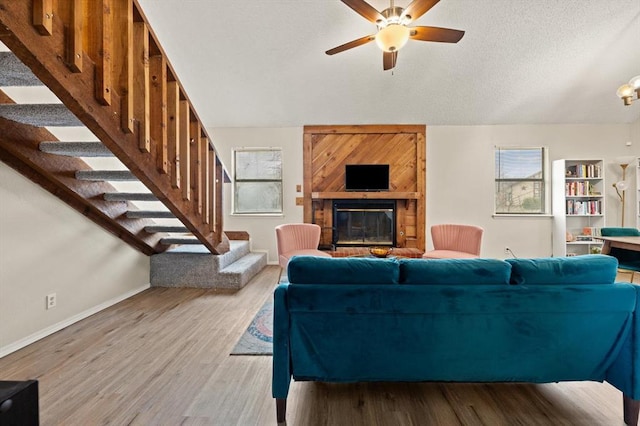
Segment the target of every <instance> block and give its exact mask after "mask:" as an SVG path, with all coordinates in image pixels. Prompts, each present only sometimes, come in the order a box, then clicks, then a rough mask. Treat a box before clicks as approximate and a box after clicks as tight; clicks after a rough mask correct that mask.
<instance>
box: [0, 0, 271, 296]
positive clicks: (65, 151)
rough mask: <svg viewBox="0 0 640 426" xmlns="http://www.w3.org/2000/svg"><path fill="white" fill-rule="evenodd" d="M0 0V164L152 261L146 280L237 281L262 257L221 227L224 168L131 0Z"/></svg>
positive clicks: (234, 283)
mask: <svg viewBox="0 0 640 426" xmlns="http://www.w3.org/2000/svg"><path fill="white" fill-rule="evenodd" d="M0 3H2V5H1V6H0V27H2V28H3V29H2V31H0V41H2V42H3V43H4V44H5V45H6V46H7V47H8V48H9V49H11V51H8V50H7V49H6V48H5V46H3V45H2V43H0V160H2V161H3V162H5V163H7V164H8V165H9V166H11V167H13V168H14V169H16V170H17V171H18V172H20V173H22V174H23V175H25V176H26V177H28V178H29V179H31V180H32V181H34V182H35V183H36V184H38V185H40V186H42V187H43V188H45V189H47V190H48V191H49V192H51V193H52V194H53V195H55V196H57V197H58V198H60V199H61V200H63V201H65V202H66V203H67V204H69V205H70V206H71V207H73V208H75V209H76V210H78V211H79V212H80V213H82V214H84V215H85V216H86V217H88V218H89V219H91V220H93V221H94V222H95V223H97V224H98V225H99V226H101V227H103V228H104V229H106V230H108V231H109V232H111V233H113V234H114V235H116V236H117V237H118V238H120V239H122V240H123V241H124V242H126V243H127V244H129V245H131V246H132V247H134V248H136V249H137V250H139V251H141V252H143V253H145V254H147V255H150V256H152V274H151V275H152V277H153V278H152V284H153V285H161V286H168V285H171V286H183V285H189V286H197V287H214V286H221V287H224V288H241V287H242V286H244V285H245V284H246V283H247V282H248V281H249V280H250V278H251V277H252V276H253V275H254V274H255V273H257V272H258V271H259V270H260V269H261V268H262V267H263V266H264V265H265V264H266V259H265V256H264V255H261V254H254V253H250V252H249V241H248V239H249V236H248V235H247V234H246V233H242V232H226V233H225V232H223V231H222V229H223V223H222V219H223V215H222V185H223V183H225V182H228V181H229V179H228V176H227V173H226V170H225V169H224V166H223V164H222V162H221V161H220V159H219V157H218V155H217V153H216V151H215V147H214V146H213V143H212V141H211V140H210V138H209V137H208V135H207V133H206V130H205V128H204V126H203V125H202V123H201V122H200V120H199V118H198V116H197V114H196V112H195V110H194V109H193V107H192V105H191V103H190V101H189V99H188V98H187V96H186V93H185V91H184V89H183V88H182V87H181V85H180V82H179V81H178V79H177V77H176V76H175V75H174V73H173V69H172V68H171V65H170V64H169V62H168V61H167V59H166V57H165V55H164V52H163V51H162V49H161V47H160V46H159V44H158V43H157V41H156V39H155V35H154V34H153V33H152V32H151V30H150V28H149V26H148V24H147V23H146V18H145V17H144V15H143V14H142V12H141V10H140V9H139V6H138V5H137V2H135V0H108V3H110V5H111V7H110V8H108V9H107V8H105V9H102V8H101V6H100V5H101V4H102V3H103V0H99V1H96V2H84V1H80V0H58V2H57V3H54V2H51V1H48V0H25V1H11V2H0ZM105 4H106V3H105ZM93 7H97V9H95V10H93V9H92V8H93ZM87 8H88V9H91V10H86V9H87ZM74 34H75V36H74ZM76 36H77V37H76ZM96 37H97V38H96ZM96 43H97V44H99V46H96ZM63 58H64V59H63ZM43 82H46V83H47V84H46V87H48V88H49V89H50V90H51V91H52V92H53V93H51V92H49V91H48V90H47V89H45V88H44V87H45V84H44V83H43ZM23 87H29V88H38V87H40V88H43V93H45V92H48V93H49V95H47V96H46V97H45V98H46V101H43V102H41V103H37V102H36V103H33V102H29V103H21V102H20V101H19V100H18V101H17V102H16V101H15V100H14V99H13V98H12V97H11V96H10V95H9V94H8V93H15V90H14V89H15V88H23ZM37 90H40V89H37ZM52 98H53V99H54V101H52V100H51V99H52ZM68 128H73V129H77V128H83V129H84V131H85V132H86V133H87V134H89V135H90V136H92V137H93V138H95V140H91V141H85V140H73V139H67V138H65V139H63V140H60V139H62V138H58V137H56V136H55V135H60V134H65V131H64V130H65V129H68ZM227 234H228V235H229V236H231V237H232V238H238V239H239V241H231V242H230V241H229V238H228V235H227ZM193 259H197V260H195V261H194V260H193ZM205 259H206V260H205ZM163 262H168V263H166V264H163ZM174 262H175V263H174ZM194 265H195V266H194ZM194 267H195V270H191V268H194ZM180 271H182V273H184V275H180ZM200 272H202V273H200ZM205 272H206V273H207V274H208V276H206V277H205V275H204V273H205ZM164 275H166V277H165V276H164ZM170 280H174V281H173V284H169V281H170ZM214 282H215V283H216V284H214Z"/></svg>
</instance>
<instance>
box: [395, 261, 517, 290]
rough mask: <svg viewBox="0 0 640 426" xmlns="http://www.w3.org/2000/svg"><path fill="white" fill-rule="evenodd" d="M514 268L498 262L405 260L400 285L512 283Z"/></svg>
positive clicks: (401, 264)
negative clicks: (510, 281)
mask: <svg viewBox="0 0 640 426" xmlns="http://www.w3.org/2000/svg"><path fill="white" fill-rule="evenodd" d="M510 275H511V265H509V264H508V263H507V262H505V261H503V260H497V259H402V260H401V261H400V283H401V284H418V285H420V284H422V285H453V284H469V285H475V284H490V285H492V284H501V285H506V284H509V276H510Z"/></svg>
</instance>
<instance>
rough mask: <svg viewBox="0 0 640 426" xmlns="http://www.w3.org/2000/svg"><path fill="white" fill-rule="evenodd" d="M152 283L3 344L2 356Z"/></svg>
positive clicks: (136, 292) (105, 307) (113, 303)
mask: <svg viewBox="0 0 640 426" xmlns="http://www.w3.org/2000/svg"><path fill="white" fill-rule="evenodd" d="M150 287H151V285H150V284H147V285H146V286H142V287H138V288H135V289H133V290H130V291H128V292H126V293H124V294H121V295H119V296H116V297H114V298H113V299H109V300H107V301H106V302H104V303H101V304H99V305H97V306H94V307H92V308H89V309H87V310H86V311H83V312H80V313H79V314H76V315H74V316H72V317H70V318H67V319H66V320H63V321H60V322H59V323H57V324H53V325H51V326H49V327H47V328H45V329H43V330H40V331H37V332H35V333H33V334H31V335H29V336H27V337H25V338H23V339H20V340H18V341H17V342H14V343H10V344H8V345H6V346H2V347H0V358H2V357H5V356H7V355H9V354H10V353H13V352H15V351H17V350H19V349H22V348H24V347H25V346H29V345H30V344H32V343H34V342H37V341H38V340H40V339H42V338H44V337H47V336H49V335H51V334H53V333H55V332H57V331H60V330H62V329H63V328H65V327H69V326H70V325H71V324H75V323H76V322H78V321H80V320H83V319H85V318H87V317H90V316H91V315H93V314H95V313H98V312H100V311H102V310H103V309H107V308H108V307H110V306H113V305H115V304H116V303H118V302H122V301H123V300H125V299H128V298H130V297H131V296H134V295H136V294H138V293H140V292H142V291H144V290H146V289H148V288H150Z"/></svg>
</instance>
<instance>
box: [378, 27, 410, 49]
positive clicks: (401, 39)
mask: <svg viewBox="0 0 640 426" xmlns="http://www.w3.org/2000/svg"><path fill="white" fill-rule="evenodd" d="M409 35H410V30H409V28H407V27H406V26H404V25H401V24H389V25H387V26H386V27H384V28H382V29H380V31H378V33H377V34H376V43H377V44H378V47H379V48H380V49H382V50H383V51H384V52H397V51H398V50H400V49H402V47H404V45H405V44H407V41H409Z"/></svg>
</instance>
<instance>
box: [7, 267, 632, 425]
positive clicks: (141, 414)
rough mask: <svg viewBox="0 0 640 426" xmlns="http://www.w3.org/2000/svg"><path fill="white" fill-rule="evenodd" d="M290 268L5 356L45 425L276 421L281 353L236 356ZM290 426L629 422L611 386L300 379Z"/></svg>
mask: <svg viewBox="0 0 640 426" xmlns="http://www.w3.org/2000/svg"><path fill="white" fill-rule="evenodd" d="M278 273H279V268H277V267H275V266H269V267H267V268H265V269H264V270H263V271H262V272H261V273H260V274H259V275H258V276H256V278H254V280H252V281H251V282H250V283H249V284H248V285H247V286H246V287H245V288H243V289H242V290H240V291H238V292H237V293H228V292H220V291H212V290H201V289H180V288H153V289H150V290H147V291H145V292H143V293H140V294H138V295H136V296H134V297H132V298H130V299H128V300H125V301H123V302H121V303H119V304H117V305H115V306H113V307H111V308H109V309H106V310H104V311H102V312H100V313H98V314H96V315H93V316H91V317H90V318H87V319H85V320H83V321H81V322H79V323H77V324H74V325H72V326H70V327H67V328H66V329H64V330H61V331H59V332H58V333H55V334H54V335H51V336H49V337H47V338H45V339H42V340H40V341H38V342H36V343H34V344H32V345H30V346H28V347H26V348H24V349H22V350H20V351H17V352H15V353H13V354H10V355H8V356H6V357H4V358H2V359H0V378H2V379H3V380H23V379H28V378H35V379H38V380H39V381H40V418H41V424H42V425H82V426H85V425H106V424H110V425H224V426H226V425H242V426H245V425H275V424H276V421H275V403H274V401H273V400H272V398H271V357H270V356H229V352H230V351H231V349H232V348H233V347H234V345H235V344H236V342H237V340H238V338H239V337H240V335H241V334H242V332H243V331H244V330H245V329H246V327H247V325H248V324H249V323H250V322H251V319H252V318H253V316H254V314H255V313H256V312H257V311H258V309H259V308H260V307H261V306H262V303H263V302H264V301H265V300H266V299H267V298H268V297H270V296H271V294H272V291H273V288H274V286H275V283H276V281H277V280H278ZM287 411H288V413H287V420H288V425H289V426H293V425H305V426H306V425H332V426H333V425H349V426H352V425H357V426H365V425H366V426H390V425H421V426H422V425H447V426H448V425H470V426H475V425H486V426H500V425H505V426H506V425H509V426H512V425H541V426H546V425H554V426H557V425H584V426H594V425H603V426H611V425H622V424H623V420H622V395H621V394H620V392H619V391H617V390H616V389H615V388H613V387H612V386H610V385H608V384H602V383H593V382H571V383H560V384H544V385H530V384H491V385H489V384H441V383H424V384H406V383H370V384H346V385H345V384H327V383H304V382H301V383H295V382H294V383H293V384H292V386H291V391H290V393H289V400H288V409H287Z"/></svg>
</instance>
